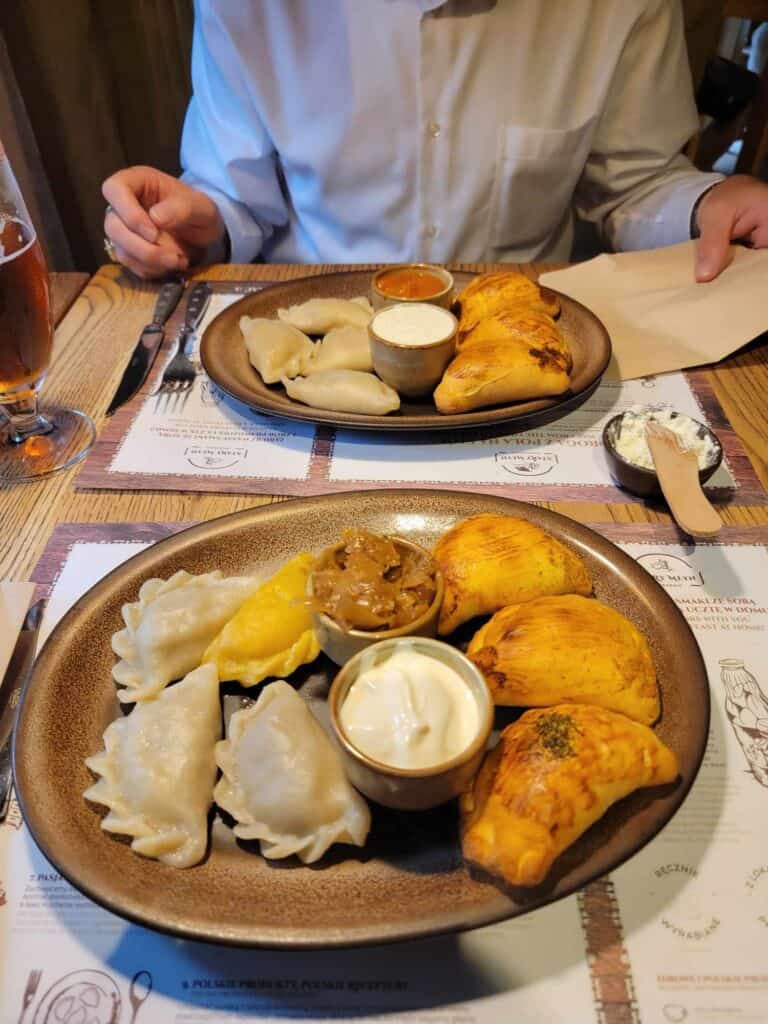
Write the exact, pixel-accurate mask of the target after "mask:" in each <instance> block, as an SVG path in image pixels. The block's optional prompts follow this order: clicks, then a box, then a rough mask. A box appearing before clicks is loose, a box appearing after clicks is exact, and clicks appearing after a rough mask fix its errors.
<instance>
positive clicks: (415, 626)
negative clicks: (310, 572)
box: [309, 537, 444, 665]
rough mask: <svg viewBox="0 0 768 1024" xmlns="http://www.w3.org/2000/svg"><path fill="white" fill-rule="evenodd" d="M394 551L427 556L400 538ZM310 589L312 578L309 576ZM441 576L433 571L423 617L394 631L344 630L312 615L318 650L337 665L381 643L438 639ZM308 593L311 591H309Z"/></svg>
mask: <svg viewBox="0 0 768 1024" xmlns="http://www.w3.org/2000/svg"><path fill="white" fill-rule="evenodd" d="M392 541H393V543H394V544H395V546H396V547H400V548H410V550H411V551H418V552H420V553H421V554H425V555H429V552H428V551H427V550H426V548H423V547H421V546H420V545H419V544H414V543H413V541H410V540H403V539H402V538H401V537H393V538H392ZM343 546H344V541H339V543H338V544H335V545H334V546H333V548H332V549H331V550H338V549H339V548H342V547H343ZM309 582H310V588H311V586H312V577H311V576H310V581H309ZM443 591H444V586H443V574H442V573H441V572H440V570H439V569H438V568H437V567H435V596H434V599H433V601H432V604H431V605H430V606H429V608H427V610H426V611H425V612H424V614H423V615H420V616H419V617H418V619H414V620H413V622H409V623H408V625H407V626H398V628H397V629H381V630H369V629H344V627H343V626H340V625H339V623H338V622H336V621H335V620H334V619H332V618H331V617H330V615H326V614H325V612H312V625H313V628H314V630H315V636H316V637H317V642H318V643H319V644H320V649H321V650H322V651H323V652H324V653H325V654H327V655H328V657H329V658H330V659H331V661H333V662H335V663H336V664H337V665H344V664H346V663H347V662H348V661H349V659H350V658H352V657H354V656H355V655H356V654H357V653H358V652H359V651H362V650H364V649H365V648H366V647H370V646H371V645H372V644H376V643H378V642H379V641H380V640H389V639H396V638H397V637H403V636H426V637H433V636H436V635H437V620H438V619H439V617H440V607H441V605H442V603H443ZM310 593H311V589H310Z"/></svg>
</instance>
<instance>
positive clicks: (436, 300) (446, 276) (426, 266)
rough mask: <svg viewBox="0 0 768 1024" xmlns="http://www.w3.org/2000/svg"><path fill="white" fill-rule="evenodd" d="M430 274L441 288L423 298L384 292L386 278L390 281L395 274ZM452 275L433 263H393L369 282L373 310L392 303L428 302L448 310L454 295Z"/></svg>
mask: <svg viewBox="0 0 768 1024" xmlns="http://www.w3.org/2000/svg"><path fill="white" fill-rule="evenodd" d="M409 270H410V271H414V272H415V273H417V274H418V273H419V272H420V271H421V272H423V273H427V274H431V275H433V276H434V277H436V278H438V279H439V280H440V281H441V282H442V287H441V288H440V289H439V290H437V291H435V292H433V293H431V294H429V295H425V296H420V297H416V298H408V297H407V296H403V295H397V294H393V292H392V291H387V290H386V282H387V277H388V276H389V278H390V280H391V278H392V276H393V275H395V274H398V275H399V274H402V273H405V272H407V271H409ZM453 290H454V284H453V274H451V273H450V271H448V270H446V269H445V268H444V267H438V266H436V265H435V264H433V263H395V264H393V265H392V266H389V267H384V268H383V269H382V270H379V271H378V272H377V273H376V274H374V275H373V280H372V282H371V299H372V301H373V305H374V308H375V309H379V308H381V307H382V306H388V305H390V304H391V303H392V302H429V303H432V305H435V306H442V307H443V309H450V307H451V303H452V302H453V294H454V291H453Z"/></svg>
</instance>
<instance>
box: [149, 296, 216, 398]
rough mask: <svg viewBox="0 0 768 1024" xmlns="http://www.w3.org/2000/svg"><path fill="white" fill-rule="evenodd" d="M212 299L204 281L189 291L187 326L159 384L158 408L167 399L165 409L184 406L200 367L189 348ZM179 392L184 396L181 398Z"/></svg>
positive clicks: (183, 329) (185, 317) (180, 335)
mask: <svg viewBox="0 0 768 1024" xmlns="http://www.w3.org/2000/svg"><path fill="white" fill-rule="evenodd" d="M210 301H211V286H210V285H209V284H207V283H205V282H203V283H201V284H196V285H195V286H194V287H193V288H192V289H191V291H190V293H189V302H188V303H187V311H186V313H185V315H184V326H183V327H182V329H181V333H180V334H179V339H178V341H177V343H176V349H175V351H174V354H173V357H172V359H171V361H170V362H169V363H168V365H167V366H166V368H165V371H164V373H163V377H162V380H161V381H160V387H159V389H158V392H157V403H156V405H155V410H156V411H158V412H159V411H160V406H161V404H163V403H164V411H167V410H168V409H169V408H170V407H171V405H172V404H173V406H174V408H183V406H184V403H185V402H186V400H187V396H188V394H189V392H190V391H191V390H192V386H193V384H194V383H195V378H196V377H197V375H198V373H199V372H200V370H199V368H198V367H197V366H196V365H195V364H194V363H193V362H192V360H191V359H190V358H189V356H188V355H187V349H188V347H189V345H190V343H191V342H193V341H194V338H195V330H196V328H197V326H198V324H199V323H200V321H201V320H202V318H203V316H204V314H205V311H206V309H207V308H208V303H209V302H210ZM178 396H181V397H180V398H179V397H178Z"/></svg>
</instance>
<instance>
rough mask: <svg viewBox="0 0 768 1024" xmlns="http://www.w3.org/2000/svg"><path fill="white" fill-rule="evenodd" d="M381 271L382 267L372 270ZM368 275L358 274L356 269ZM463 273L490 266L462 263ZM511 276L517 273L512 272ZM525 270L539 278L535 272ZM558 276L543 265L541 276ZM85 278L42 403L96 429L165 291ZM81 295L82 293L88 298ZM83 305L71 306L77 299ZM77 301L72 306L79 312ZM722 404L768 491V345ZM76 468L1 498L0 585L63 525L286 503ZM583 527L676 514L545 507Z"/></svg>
mask: <svg viewBox="0 0 768 1024" xmlns="http://www.w3.org/2000/svg"><path fill="white" fill-rule="evenodd" d="M372 266H373V265H372ZM343 269H352V268H345V267H339V266H327V265H326V266H304V265H277V264H269V265H255V266H251V265H249V266H233V265H227V266H213V267H208V268H206V269H205V270H204V271H202V272H200V273H199V274H197V275H196V277H195V280H205V279H210V280H239V281H247V280H255V281H257V280H270V281H276V280H290V279H292V278H297V277H302V276H305V275H308V274H318V273H325V272H328V271H331V270H343ZM354 269H359V268H354ZM454 269H459V270H478V269H486V267H485V266H478V265H470V264H456V265H455V268H454ZM507 269H509V267H507ZM519 269H522V270H524V271H525V272H527V273H530V274H531V276H533V275H534V273H535V271H534V270H533V268H530V267H521V268H519ZM549 269H554V265H549V264H548V265H538V266H537V268H536V271H539V272H543V271H544V270H549ZM86 281H87V278H85V275H79V274H66V275H54V277H53V285H54V306H55V308H56V309H57V312H58V313H59V314H61V313H62V311H64V310H66V309H67V308H68V312H66V315H64V316H63V319H61V321H60V323H59V326H58V329H57V331H56V338H55V343H54V358H53V366H52V369H51V372H50V374H49V376H48V379H47V381H46V383H45V387H44V389H43V400H44V401H45V398H46V397H47V398H49V399H50V400H51V401H56V402H60V403H62V404H65V405H74V406H76V407H78V408H81V409H84V410H86V412H88V413H90V415H91V416H92V417H93V418H94V421H95V423H96V426H97V428H98V427H100V426H101V424H102V423H103V420H104V413H105V410H106V408H107V406H108V404H109V401H110V399H111V397H112V395H113V394H114V391H115V389H116V387H117V384H118V381H119V379H120V375H121V373H122V370H123V367H124V366H125V364H126V362H127V359H128V355H129V353H130V351H131V350H132V348H133V346H134V345H135V343H136V340H137V339H138V336H139V333H140V331H141V328H142V327H143V326H144V324H145V323H147V321H148V320H149V319H151V312H152V308H153V305H154V299H155V294H156V292H157V287H158V286H157V285H156V284H151V283H144V282H140V281H137V280H136V279H134V278H132V277H130V276H129V275H127V274H125V273H124V272H123V271H122V270H121V268H119V267H117V266H106V267H102V268H101V270H99V271H98V273H97V274H95V275H94V276H93V277H92V278H91V279H90V281H87V283H86ZM81 289H82V290H81ZM78 292H79V294H78V295H77V298H76V299H75V300H74V302H72V299H73V297H74V295H75V294H77V293H78ZM70 303H71V305H70ZM708 372H710V374H711V377H712V381H713V384H714V388H715V391H716V393H717V396H718V398H719V400H720V402H721V404H722V406H723V408H724V409H725V412H726V414H727V416H728V417H729V419H730V421H731V423H732V424H733V426H734V428H735V430H736V431H737V433H738V434H739V436H740V437H741V440H742V442H743V444H744V447H745V449H746V451H747V453H748V455H749V457H750V459H751V460H752V463H753V465H754V468H755V471H756V472H757V474H758V476H759V477H760V480H761V481H762V483H763V486H765V487H767V488H768V344H766V343H765V342H757V343H753V344H752V345H751V346H749V347H748V348H747V349H745V350H742V352H741V353H740V354H739V355H737V356H733V357H731V358H729V359H727V360H725V361H724V362H722V363H720V364H718V366H717V367H715V368H714V369H712V370H711V371H708ZM76 473H77V468H76V467H75V468H73V469H71V470H67V471H64V472H61V473H57V474H54V475H53V476H51V477H48V478H47V479H44V480H41V481H38V482H35V483H27V484H16V485H13V486H9V487H5V488H2V490H0V514H2V522H3V530H2V536H0V579H2V578H5V579H17V580H22V579H28V578H29V575H30V573H31V572H32V569H33V567H34V565H35V563H36V561H37V559H38V558H39V556H40V554H41V552H42V550H43V548H44V547H45V544H46V542H47V541H48V538H49V536H50V534H51V532H52V530H53V529H54V527H55V526H56V525H57V524H58V523H66V522H121V521H130V522H135V521H139V522H141V521H150V522H160V521H167V522H189V521H195V520H204V519H211V518H213V517H215V516H220V515H224V514H226V513H228V512H235V511H239V510H240V509H244V508H250V507H253V506H256V505H263V504H268V503H270V502H271V501H274V500H282V499H277V498H272V497H269V496H264V495H252V496H243V495H215V494H214V495H211V494H195V493H184V492H180V493H170V492H151V491H149V492H148V491H121V492H115V491H80V492H76V491H74V489H73V486H72V482H73V478H74V476H75V474H76ZM541 504H543V505H545V506H546V507H548V508H553V509H555V510H556V511H558V512H561V513H564V514H565V515H568V516H571V517H572V518H574V519H577V520H579V521H580V522H669V521H670V520H669V516H668V515H667V514H666V513H664V512H660V511H656V510H651V509H648V508H646V507H645V506H644V505H642V504H616V505H611V504H605V503H594V502H542V503H541ZM721 512H722V515H723V519H724V521H725V522H726V523H727V524H732V525H740V526H756V525H768V506H764V507H749V506H738V505H731V506H728V507H727V508H723V509H721Z"/></svg>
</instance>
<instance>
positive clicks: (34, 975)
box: [19, 971, 43, 1024]
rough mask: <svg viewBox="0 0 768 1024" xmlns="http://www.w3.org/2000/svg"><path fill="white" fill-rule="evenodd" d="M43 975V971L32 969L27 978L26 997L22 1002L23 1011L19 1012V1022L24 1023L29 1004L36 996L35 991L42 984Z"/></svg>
mask: <svg viewBox="0 0 768 1024" xmlns="http://www.w3.org/2000/svg"><path fill="white" fill-rule="evenodd" d="M42 976H43V972H42V971H30V972H29V977H28V978H27V987H26V988H25V989H24V998H23V999H22V1002H21V1013H20V1014H19V1024H23V1021H24V1018H25V1017H26V1015H27V1010H28V1009H29V1004H30V1003H31V1002H32V1000H33V999H34V998H35V993H36V992H37V989H38V987H39V985H40V979H41V978H42Z"/></svg>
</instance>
